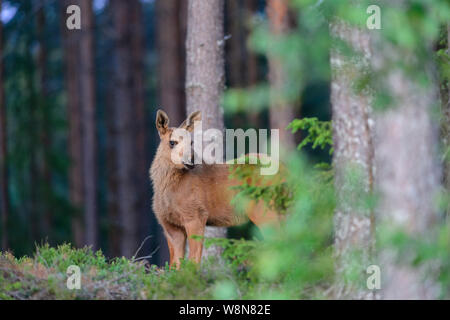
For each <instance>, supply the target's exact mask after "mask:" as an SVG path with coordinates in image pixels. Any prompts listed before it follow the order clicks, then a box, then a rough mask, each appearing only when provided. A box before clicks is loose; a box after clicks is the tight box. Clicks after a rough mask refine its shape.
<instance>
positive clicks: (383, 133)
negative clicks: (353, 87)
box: [372, 41, 441, 299]
mask: <svg viewBox="0 0 450 320" xmlns="http://www.w3.org/2000/svg"><path fill="white" fill-rule="evenodd" d="M377 44H378V45H379V47H375V49H378V50H377V51H374V52H376V54H374V57H373V58H372V61H373V65H374V66H375V69H376V71H381V72H383V73H384V74H386V77H385V80H384V82H385V84H386V87H387V88H389V94H390V96H391V102H390V104H389V105H387V106H386V108H384V110H380V111H378V112H377V113H376V117H375V140H374V141H375V150H376V154H375V163H376V181H375V182H376V183H375V185H376V188H377V194H378V195H379V201H378V207H377V214H378V218H379V220H380V226H383V227H386V226H389V228H390V229H391V228H393V229H394V228H397V227H400V228H402V230H403V231H404V232H406V233H407V234H408V235H410V236H411V237H415V238H419V239H422V240H425V239H426V238H427V236H429V235H430V230H432V229H431V226H432V225H433V223H434V222H435V221H436V219H437V212H436V203H435V200H436V195H437V193H438V191H439V189H440V176H441V169H440V166H439V161H438V157H437V146H438V130H437V128H438V127H437V124H436V123H434V119H433V115H432V108H433V106H437V96H438V93H437V90H435V88H437V86H433V84H434V81H433V77H432V76H431V72H428V73H427V76H428V80H430V85H429V86H428V87H424V86H422V85H420V84H418V83H416V82H415V79H413V78H411V77H410V76H408V75H407V74H406V73H405V71H404V70H402V69H401V67H395V64H394V63H393V62H392V60H391V59H397V60H394V61H400V60H402V61H405V59H408V57H407V56H405V52H404V50H398V49H397V48H396V47H393V46H390V44H388V43H387V42H383V41H379V42H378V43H377ZM425 45H426V44H424V46H425ZM429 49H430V50H429V52H430V54H429V57H432V54H431V48H429ZM412 56H413V53H412V52H411V55H409V58H413V57H412ZM388 59H389V60H388ZM409 64H410V65H414V64H413V63H409ZM421 68H422V70H426V71H430V70H432V69H433V68H432V67H431V61H425V62H424V63H423V64H422V65H421ZM380 262H381V264H382V265H381V270H382V281H383V282H382V284H381V286H382V294H383V297H384V298H386V299H430V298H431V299H433V298H437V295H438V293H439V287H437V286H436V285H435V282H434V281H433V279H424V277H425V275H427V276H433V274H432V273H430V272H426V271H425V270H424V269H425V266H423V265H422V266H421V267H417V268H414V267H413V266H412V265H411V263H410V262H408V261H403V260H400V261H399V260H398V252H397V250H395V249H394V248H386V249H384V250H383V251H382V252H381V253H380Z"/></svg>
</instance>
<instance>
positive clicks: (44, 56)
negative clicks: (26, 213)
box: [36, 0, 52, 240]
mask: <svg viewBox="0 0 450 320" xmlns="http://www.w3.org/2000/svg"><path fill="white" fill-rule="evenodd" d="M36 6H37V8H38V9H37V14H36V34H37V39H38V44H39V46H38V54H37V70H38V83H39V87H38V90H39V101H38V108H39V110H38V113H39V120H40V121H39V122H40V126H39V140H40V141H39V144H40V147H41V149H40V152H39V154H40V157H39V159H38V179H39V181H40V184H41V187H40V188H39V191H38V192H39V198H40V200H41V201H40V205H39V209H38V211H39V214H40V218H39V222H40V232H41V233H42V235H43V236H44V237H45V238H48V239H49V240H50V239H51V238H52V237H51V234H50V232H51V225H52V214H51V211H52V210H51V208H50V205H51V204H50V202H51V198H50V194H49V193H50V192H51V191H50V190H51V173H50V168H49V158H50V153H51V141H50V132H49V130H50V116H51V115H50V112H51V110H50V105H49V100H48V91H49V90H48V70H47V60H48V52H47V44H46V35H45V28H46V23H47V22H46V17H45V3H44V1H43V0H40V1H38V2H36Z"/></svg>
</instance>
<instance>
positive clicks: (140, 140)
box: [130, 0, 154, 252]
mask: <svg viewBox="0 0 450 320" xmlns="http://www.w3.org/2000/svg"><path fill="white" fill-rule="evenodd" d="M130 10H131V16H132V18H131V21H132V22H131V24H132V25H131V27H132V38H131V42H132V55H133V56H132V59H133V90H134V93H133V99H134V104H133V105H134V106H135V112H136V113H135V129H136V167H135V179H136V183H137V188H138V194H137V211H138V219H139V223H138V231H139V239H138V240H139V243H138V244H137V246H138V245H139V244H140V243H141V242H142V241H143V239H145V237H146V236H148V235H149V233H150V230H151V221H154V220H152V219H151V217H150V214H149V211H150V208H151V197H150V192H151V186H150V180H149V179H148V175H147V172H148V168H149V163H150V160H149V158H150V155H149V153H148V149H149V148H148V147H147V137H146V132H147V131H146V119H147V112H146V108H145V85H144V78H145V77H144V72H145V63H144V61H145V45H144V44H145V41H144V21H143V12H142V4H141V2H140V1H138V0H133V1H130ZM137 246H136V247H135V250H136V249H137ZM150 248H151V246H150V242H148V243H147V242H146V243H145V244H144V245H143V247H142V250H143V252H149V251H150Z"/></svg>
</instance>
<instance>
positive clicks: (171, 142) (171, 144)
mask: <svg viewBox="0 0 450 320" xmlns="http://www.w3.org/2000/svg"><path fill="white" fill-rule="evenodd" d="M177 143H178V142H176V141H172V140H170V141H169V145H170V147H171V148H173V147H174V146H175V145H176V144H177Z"/></svg>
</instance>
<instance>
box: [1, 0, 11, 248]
mask: <svg viewBox="0 0 450 320" xmlns="http://www.w3.org/2000/svg"><path fill="white" fill-rule="evenodd" d="M1 12H2V1H1V0H0V14H1ZM3 55H4V53H3V23H2V22H1V21H0V59H1V60H0V210H1V226H2V228H1V234H2V235H1V239H0V241H1V250H2V251H6V250H7V249H8V245H9V244H8V216H9V192H8V159H7V155H8V145H7V143H8V130H7V121H6V104H5V91H4V82H3V60H4V58H3Z"/></svg>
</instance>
